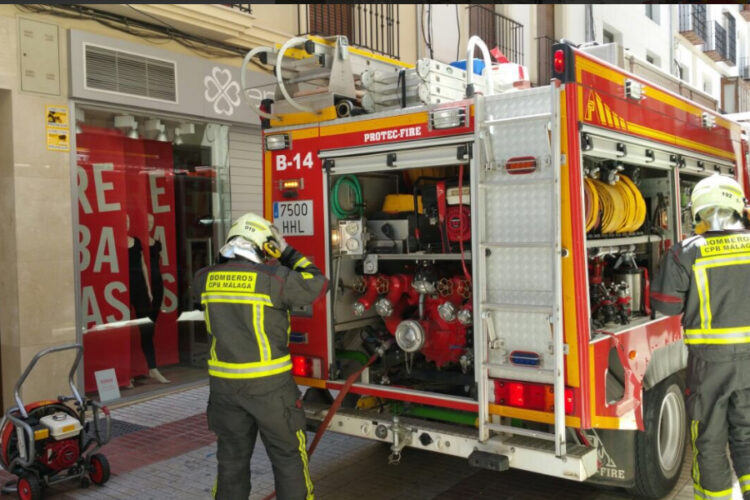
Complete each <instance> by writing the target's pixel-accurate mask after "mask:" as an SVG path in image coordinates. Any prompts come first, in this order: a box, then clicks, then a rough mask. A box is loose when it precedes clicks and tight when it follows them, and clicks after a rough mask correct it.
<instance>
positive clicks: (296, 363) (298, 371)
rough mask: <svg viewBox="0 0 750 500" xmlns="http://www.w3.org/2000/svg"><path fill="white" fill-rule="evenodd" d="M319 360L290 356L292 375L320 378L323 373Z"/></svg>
mask: <svg viewBox="0 0 750 500" xmlns="http://www.w3.org/2000/svg"><path fill="white" fill-rule="evenodd" d="M321 367H322V362H321V360H320V358H312V357H307V356H292V375H294V376H295V377H312V378H321V377H322V375H323V371H322V369H321Z"/></svg>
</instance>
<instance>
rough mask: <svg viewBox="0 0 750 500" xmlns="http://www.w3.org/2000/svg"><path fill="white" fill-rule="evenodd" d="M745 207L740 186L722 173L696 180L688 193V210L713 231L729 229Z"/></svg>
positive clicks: (696, 219)
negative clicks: (696, 182)
mask: <svg viewBox="0 0 750 500" xmlns="http://www.w3.org/2000/svg"><path fill="white" fill-rule="evenodd" d="M744 209H745V196H744V193H743V192H742V186H740V184H739V183H738V182H737V181H736V180H734V179H732V178H731V177H727V176H724V175H719V174H714V175H712V176H711V177H706V178H705V179H703V180H701V181H700V182H698V184H696V185H695V187H694V188H693V192H692V193H691V194H690V210H691V212H692V214H693V219H694V220H695V221H702V222H704V223H707V225H708V226H709V228H710V229H711V230H714V231H720V230H722V229H730V227H728V226H729V225H730V224H733V223H736V222H737V221H738V220H739V219H740V218H741V217H742V213H743V211H744Z"/></svg>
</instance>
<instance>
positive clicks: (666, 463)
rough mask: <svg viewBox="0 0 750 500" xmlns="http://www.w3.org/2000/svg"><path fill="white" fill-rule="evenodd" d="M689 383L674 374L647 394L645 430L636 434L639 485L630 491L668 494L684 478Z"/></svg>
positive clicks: (636, 462) (643, 493)
mask: <svg viewBox="0 0 750 500" xmlns="http://www.w3.org/2000/svg"><path fill="white" fill-rule="evenodd" d="M684 394H685V383H684V382H683V380H682V378H681V377H679V376H677V375H672V376H670V377H668V378H667V379H666V380H663V381H661V382H660V383H658V384H657V385H655V386H654V387H652V388H651V389H650V390H648V391H646V392H645V393H644V396H643V404H644V408H643V426H644V428H645V429H646V430H645V431H644V432H640V431H639V432H636V436H635V486H634V487H633V488H632V489H631V490H630V493H632V494H634V495H637V496H641V497H647V498H662V497H664V496H665V495H667V494H668V493H669V492H670V491H671V490H672V488H674V486H675V484H677V480H678V479H679V478H680V472H681V470H682V462H683V459H684V457H685V446H686V441H687V439H686V433H687V413H686V411H685V399H684Z"/></svg>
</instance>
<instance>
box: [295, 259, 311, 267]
mask: <svg viewBox="0 0 750 500" xmlns="http://www.w3.org/2000/svg"><path fill="white" fill-rule="evenodd" d="M310 264H312V263H311V262H310V261H309V260H307V257H302V258H301V259H300V260H298V261H297V262H295V263H294V265H293V266H292V269H297V268H298V267H299V268H302V269H305V268H306V267H307V266H309V265H310Z"/></svg>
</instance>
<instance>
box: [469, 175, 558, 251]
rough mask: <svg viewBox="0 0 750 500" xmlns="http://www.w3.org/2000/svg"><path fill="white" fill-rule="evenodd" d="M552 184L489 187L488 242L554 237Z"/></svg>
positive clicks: (540, 239) (487, 199)
mask: <svg viewBox="0 0 750 500" xmlns="http://www.w3.org/2000/svg"><path fill="white" fill-rule="evenodd" d="M549 191H550V189H549V186H545V185H539V184H536V185H526V186H514V185H506V186H491V187H488V188H487V193H486V209H487V213H489V214H492V216H491V217H486V218H485V219H484V222H485V224H486V228H485V229H486V233H485V234H486V235H487V241H490V242H503V243H530V242H540V241H549V240H550V238H551V236H552V230H553V220H552V218H551V217H550V213H551V211H552V196H551V195H550V192H549Z"/></svg>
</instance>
